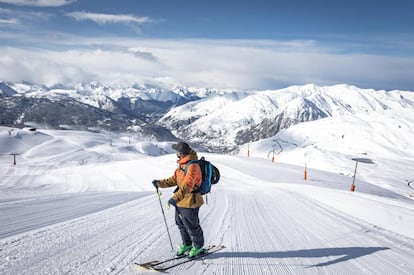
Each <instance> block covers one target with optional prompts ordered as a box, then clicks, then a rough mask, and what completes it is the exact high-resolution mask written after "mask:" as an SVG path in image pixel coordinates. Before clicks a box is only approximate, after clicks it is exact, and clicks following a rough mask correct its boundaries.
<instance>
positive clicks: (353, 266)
mask: <svg viewBox="0 0 414 275" xmlns="http://www.w3.org/2000/svg"><path fill="white" fill-rule="evenodd" d="M213 188H214V189H213V192H212V193H211V194H209V195H208V204H206V205H204V206H203V207H202V208H201V211H200V218H201V224H202V227H203V229H204V234H205V239H206V245H210V244H216V245H219V244H222V245H225V246H226V248H225V249H224V250H223V251H220V252H217V253H214V254H212V255H209V256H208V257H206V258H205V259H204V260H197V261H193V262H190V263H187V264H184V265H182V266H179V267H176V268H174V269H172V270H171V271H170V273H172V274H380V273H381V274H413V273H414V265H413V263H412V259H413V258H414V247H413V245H412V240H410V239H407V238H405V237H402V236H400V235H397V234H395V233H392V232H390V231H386V230H384V229H381V228H378V227H376V226H373V225H371V224H368V223H366V222H362V221H359V220H357V219H355V218H352V217H350V216H348V215H345V214H343V213H340V212H338V211H335V210H333V209H330V208H329V207H327V206H326V205H324V204H321V203H319V202H318V201H316V200H314V199H311V198H308V197H305V196H304V195H302V194H300V193H297V192H295V191H292V190H291V188H289V189H285V188H283V184H277V183H269V182H266V181H258V180H256V179H254V178H251V177H248V176H246V175H243V174H242V173H240V174H237V173H233V174H232V178H227V177H226V176H223V179H222V182H220V183H219V185H217V186H214V187H213ZM168 198H169V196H168V195H164V196H162V203H163V206H164V207H165V208H166V206H165V205H166V201H167V200H168ZM94 199H96V198H93V197H91V200H94ZM6 203H10V202H6ZM165 213H166V218H167V223H168V227H169V230H170V233H171V236H172V241H173V244H174V245H176V244H179V243H180V238H179V233H178V230H177V228H176V226H175V224H174V212H173V209H171V210H168V209H165ZM72 218H73V217H72ZM174 249H175V247H174ZM172 254H173V252H172V251H171V248H170V244H169V240H168V236H167V233H166V230H165V225H164V222H163V219H162V215H161V210H160V206H159V203H158V199H157V196H156V194H155V192H154V193H152V192H151V193H146V194H145V196H142V197H139V198H137V199H135V200H133V201H130V202H126V203H123V204H121V205H118V206H114V207H112V208H109V209H106V210H102V209H101V211H100V212H93V213H87V214H86V215H85V216H80V217H75V218H73V219H71V220H66V221H63V222H62V221H59V223H52V222H49V225H47V226H45V227H42V228H39V229H35V230H32V231H29V232H26V233H21V234H18V235H13V236H9V237H6V238H2V239H0V262H1V263H0V273H2V274H138V273H141V272H140V271H138V270H136V269H134V267H133V263H134V262H146V261H149V260H154V259H162V258H167V257H170V256H171V255H172Z"/></svg>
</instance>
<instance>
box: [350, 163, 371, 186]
mask: <svg viewBox="0 0 414 275" xmlns="http://www.w3.org/2000/svg"><path fill="white" fill-rule="evenodd" d="M352 160H353V161H355V171H354V177H353V179H352V184H351V192H354V191H355V176H356V171H357V168H358V163H359V162H361V163H367V164H374V162H373V161H372V159H367V158H353V159H352Z"/></svg>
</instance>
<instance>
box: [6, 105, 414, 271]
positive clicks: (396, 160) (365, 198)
mask: <svg viewBox="0 0 414 275" xmlns="http://www.w3.org/2000/svg"><path fill="white" fill-rule="evenodd" d="M411 115H412V114H407V116H408V117H409V116H411ZM386 117H388V118H389V120H388V119H385V118H386ZM412 117H413V116H411V118H412ZM331 119H333V120H331V121H329V120H322V122H321V123H322V124H316V122H310V123H309V124H304V125H305V126H303V125H302V127H305V128H306V129H307V130H308V131H309V130H311V129H314V130H315V131H317V129H319V133H321V129H326V131H324V133H325V134H322V135H320V137H319V138H316V135H310V134H309V133H308V139H307V141H308V142H309V144H313V146H312V147H309V146H305V147H301V146H294V145H291V147H288V146H285V147H284V150H283V152H281V153H280V154H279V155H277V158H276V162H271V161H270V159H269V157H268V153H269V145H272V140H271V139H269V140H264V141H262V142H258V143H254V144H250V150H251V152H252V156H250V157H247V156H246V155H245V153H246V151H245V149H246V148H242V150H241V153H240V155H237V156H235V155H217V154H210V153H204V152H199V156H205V157H206V158H207V159H208V160H211V161H213V163H214V164H215V165H216V166H217V167H219V169H220V172H221V175H222V177H221V180H220V182H219V183H218V184H217V185H215V186H214V187H213V190H212V193H211V194H209V195H208V204H206V205H204V206H202V208H201V210H200V219H201V225H202V227H203V229H204V234H205V240H206V245H208V244H223V245H225V246H226V248H225V249H224V250H222V251H220V252H217V253H215V254H213V255H211V256H208V257H206V258H205V259H204V260H203V261H201V260H200V261H193V262H191V263H187V264H184V265H182V266H179V267H176V268H173V269H171V270H170V271H169V272H170V273H172V274H413V273H414V263H413V258H414V235H413V228H414V204H413V200H412V199H411V198H410V196H409V195H410V194H413V195H414V190H412V189H409V187H408V186H407V184H406V183H404V184H402V183H403V182H402V181H401V180H402V179H403V178H406V179H410V180H412V179H411V178H409V176H410V175H413V173H412V169H413V168H412V167H414V165H412V164H413V155H414V154H413V149H412V146H410V145H412V141H410V137H406V136H405V135H406V134H407V133H411V132H410V131H412V130H407V129H409V127H411V126H410V125H413V124H410V123H411V120H404V119H406V118H404V119H403V120H402V121H408V122H410V123H409V124H407V125H403V130H402V131H403V132H400V133H398V132H397V133H394V134H393V135H395V136H392V137H389V136H388V135H384V137H380V140H379V141H378V142H381V144H384V146H379V145H378V143H372V142H371V143H369V142H368V140H369V139H368V138H366V137H367V132H368V133H369V131H373V129H374V128H376V127H381V125H382V124H381V123H380V121H382V122H383V123H385V124H386V125H385V126H382V127H383V128H380V129H379V130H378V131H384V130H385V129H386V127H388V129H389V127H391V125H393V124H389V123H388V122H390V123H394V122H395V121H397V120H398V119H399V117H398V116H397V114H393V113H392V112H384V117H382V116H381V117H377V118H373V120H369V123H368V127H367V130H366V131H367V132H365V130H361V129H364V128H359V130H360V131H362V132H360V134H359V136H360V137H363V138H361V139H359V141H360V144H359V145H360V146H361V147H360V148H358V147H356V148H357V149H356V150H357V151H358V150H362V149H363V150H364V152H365V153H367V155H363V156H364V157H365V158H372V159H373V160H374V162H375V164H373V165H370V164H363V163H361V164H360V165H359V167H358V172H357V176H356V190H355V192H350V191H349V188H350V184H351V183H352V180H353V179H352V176H353V169H354V165H355V162H354V161H352V160H351V159H350V158H351V157H360V156H358V155H351V154H349V155H346V154H344V152H341V150H340V147H337V146H335V144H336V143H337V142H339V141H341V140H342V138H340V137H339V138H338V137H337V136H332V135H331V133H332V131H333V130H334V129H335V127H340V126H341V125H340V122H339V120H335V118H331ZM384 119H385V120H384ZM358 120H359V119H358V116H356V117H354V118H353V119H352V118H351V116H350V117H347V118H345V119H344V120H343V123H344V124H346V125H351V126H352V125H355V123H356V121H358ZM375 121H378V123H375ZM312 123H313V124H312ZM310 125H311V126H312V125H313V126H312V127H309V126H310ZM329 125H331V126H329ZM372 125H375V127H374V128H370V126H372ZM342 126H343V125H342ZM351 126H349V127H350V128H347V129H351V130H352V129H353V128H352V127H351ZM394 126H395V125H394ZM355 127H359V126H358V125H357V126H355ZM404 128H406V129H405V130H404ZM290 131H291V132H290ZM302 131H303V130H302V129H301V127H300V125H297V126H295V127H292V128H290V130H286V131H285V132H283V133H281V134H280V136H276V137H275V138H278V139H279V140H282V139H283V140H285V141H286V140H287V136H288V135H290V138H292V137H296V140H295V139H291V141H292V142H295V143H297V145H302V142H303V141H304V140H305V139H304V138H303V139H302V135H303V132H302ZM330 135H331V136H330ZM355 135H356V136H358V134H355ZM351 136H352V131H351V133H347V134H346V138H348V137H349V138H350V137H351ZM368 136H369V135H368ZM305 137H306V136H305ZM311 137H312V140H310V139H311ZM328 137H331V138H328ZM282 143H283V142H282ZM286 144H287V143H283V145H286ZM344 144H345V145H343V147H346V144H347V143H344ZM353 144H354V143H353ZM0 145H1V146H0V175H1V181H0V211H1V216H0V274H145V273H146V272H145V271H143V270H139V269H137V268H136V267H135V266H134V264H133V263H134V262H146V261H150V260H154V259H162V258H165V257H169V256H171V255H172V254H173V252H172V251H171V249H170V243H169V240H168V235H167V232H166V228H165V224H164V221H163V218H162V214H161V209H160V205H159V201H158V196H157V195H156V194H155V191H154V188H153V186H152V184H151V180H152V179H154V178H164V177H169V176H170V175H172V173H173V171H174V169H175V167H176V163H175V160H176V157H175V155H174V154H173V152H172V150H171V143H168V142H165V143H156V142H148V141H141V140H137V139H135V138H134V137H128V136H126V135H122V134H121V135H115V134H111V133H88V132H76V131H55V130H38V131H35V132H30V131H27V130H20V129H13V131H11V128H6V127H0ZM392 145H393V146H392ZM395 147H397V150H393V148H395ZM335 149H336V150H335ZM11 153H19V155H17V156H16V160H17V164H16V165H13V163H12V159H13V158H12V156H11V155H10V154H11ZM305 153H306V161H307V164H308V166H307V175H308V178H307V180H304V163H305V161H304V160H305ZM321 154H324V155H323V158H321V157H320V156H321ZM373 156H375V158H374V157H373ZM391 172H392V173H391ZM173 189H174V188H170V189H163V190H162V191H163V192H162V196H161V200H162V204H163V207H164V210H165V214H166V220H167V224H168V228H169V231H170V233H171V237H172V242H173V244H174V245H178V244H179V243H180V239H179V233H178V230H177V228H176V226H175V224H174V211H173V210H172V209H168V208H167V205H166V202H167V200H168V199H169V197H170V196H171V194H172V191H173Z"/></svg>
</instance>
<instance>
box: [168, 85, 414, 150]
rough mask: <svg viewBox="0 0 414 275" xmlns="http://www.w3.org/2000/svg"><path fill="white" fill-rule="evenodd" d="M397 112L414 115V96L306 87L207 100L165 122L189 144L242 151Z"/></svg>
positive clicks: (183, 108)
mask: <svg viewBox="0 0 414 275" xmlns="http://www.w3.org/2000/svg"><path fill="white" fill-rule="evenodd" d="M391 109H392V110H394V111H395V112H396V113H399V112H401V113H404V112H406V111H411V110H414V93H412V92H404V91H390V92H387V91H375V90H371V89H369V90H367V89H359V88H357V87H354V86H348V85H335V86H328V87H318V86H315V85H305V86H293V87H288V88H285V89H281V90H273V91H255V92H251V93H227V94H223V95H215V96H213V97H207V98H204V99H202V100H199V101H194V102H190V103H188V104H185V105H182V106H178V107H176V108H173V109H171V110H170V111H169V112H168V113H167V114H165V116H164V117H163V118H162V119H161V120H160V122H161V124H162V125H164V126H165V127H167V128H169V129H171V130H172V131H173V133H175V134H176V135H177V136H179V137H181V138H183V139H186V140H191V141H193V142H196V143H204V144H208V145H209V147H210V148H222V147H224V148H232V149H236V148H237V147H238V146H239V145H242V144H246V143H248V142H252V141H257V140H260V139H263V138H268V137H272V136H274V135H276V134H277V133H278V132H279V131H280V130H282V129H287V128H289V127H291V126H292V125H296V124H299V123H302V122H307V121H314V120H318V119H322V118H327V117H342V116H345V115H358V114H381V113H383V112H385V111H386V110H391Z"/></svg>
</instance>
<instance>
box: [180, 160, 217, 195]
mask: <svg viewBox="0 0 414 275" xmlns="http://www.w3.org/2000/svg"><path fill="white" fill-rule="evenodd" d="M192 163H198V165H200V168H201V174H202V180H201V184H200V186H199V187H198V188H197V189H196V190H194V191H193V193H198V192H200V193H201V195H204V194H207V193H209V192H210V190H211V185H213V184H216V183H217V182H219V180H220V171H219V170H218V168H217V167H216V166H214V165H213V164H212V163H211V162H209V161H207V160H206V159H205V158H204V157H201V158H200V159H199V160H190V161H189V162H188V163H187V165H186V166H185V168H184V174H186V173H187V169H188V165H190V164H192Z"/></svg>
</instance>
